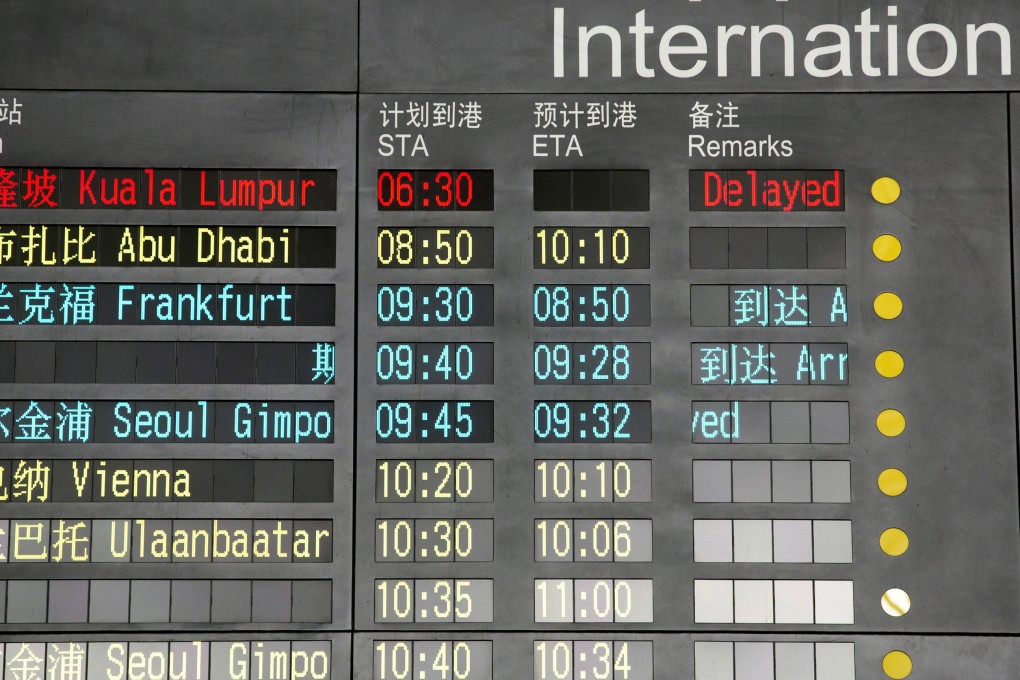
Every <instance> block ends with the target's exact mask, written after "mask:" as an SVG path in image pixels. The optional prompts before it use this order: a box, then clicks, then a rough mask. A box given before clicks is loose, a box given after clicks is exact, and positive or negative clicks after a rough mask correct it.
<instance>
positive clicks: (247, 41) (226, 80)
mask: <svg viewBox="0 0 1020 680" xmlns="http://www.w3.org/2000/svg"><path fill="white" fill-rule="evenodd" d="M356 17H357V3H356V1H355V0H311V1H309V2H302V3H301V4H300V5H293V4H291V3H287V2H279V1H278V0H248V1H245V0H221V1H219V2H215V3H209V2H203V1H202V0H186V1H185V2H174V3H138V2H131V1H130V0H109V1H107V0H89V1H87V2H77V3H74V4H71V5H68V4H66V3H61V2H32V1H31V0H14V1H12V2H8V3H5V4H4V22H3V27H2V28H0V82H2V83H4V85H5V86H6V87H14V88H34V89H83V90H92V89H96V90H100V89H102V90H225V91H245V90H248V91H263V92H266V91H269V92H272V91H277V92H308V91H313V92H321V91H331V92H343V91H353V90H354V89H355V87H356V83H357V74H356V73H355V70H356V64H357V61H356V60H357V52H356V49H357V47H356V46H357V18H356Z"/></svg>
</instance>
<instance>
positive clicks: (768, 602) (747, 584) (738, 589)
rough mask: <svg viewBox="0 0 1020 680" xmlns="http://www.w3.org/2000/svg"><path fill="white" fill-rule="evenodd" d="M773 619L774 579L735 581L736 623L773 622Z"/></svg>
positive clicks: (734, 620) (734, 617) (734, 611)
mask: <svg viewBox="0 0 1020 680" xmlns="http://www.w3.org/2000/svg"><path fill="white" fill-rule="evenodd" d="M773 620H774V612H773V595H772V581H765V580H751V581H734V582H733V622H734V623H772V622H773Z"/></svg>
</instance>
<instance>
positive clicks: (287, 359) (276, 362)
mask: <svg viewBox="0 0 1020 680" xmlns="http://www.w3.org/2000/svg"><path fill="white" fill-rule="evenodd" d="M295 360H296V357H295V345H294V343H291V342H260V343H259V344H258V352H257V355H256V364H255V376H256V378H255V382H257V383H259V384H260V385H285V384H288V383H293V382H294V373H295ZM302 377H303V378H305V379H306V380H307V379H309V378H310V377H311V375H308V376H302Z"/></svg>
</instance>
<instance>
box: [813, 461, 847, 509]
mask: <svg viewBox="0 0 1020 680" xmlns="http://www.w3.org/2000/svg"><path fill="white" fill-rule="evenodd" d="M811 500H812V501H813V502H815V503H849V502H850V461H848V460H816V461H812V462H811Z"/></svg>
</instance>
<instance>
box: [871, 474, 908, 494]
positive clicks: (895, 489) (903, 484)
mask: <svg viewBox="0 0 1020 680" xmlns="http://www.w3.org/2000/svg"><path fill="white" fill-rule="evenodd" d="M878 488H879V489H880V490H881V491H882V493H884V494H885V495H886V496H899V495H900V494H901V493H903V492H904V491H906V490H907V476H906V475H905V474H903V471H902V470H897V469H896V468H888V469H886V470H882V473H881V474H880V475H879V476H878Z"/></svg>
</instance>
